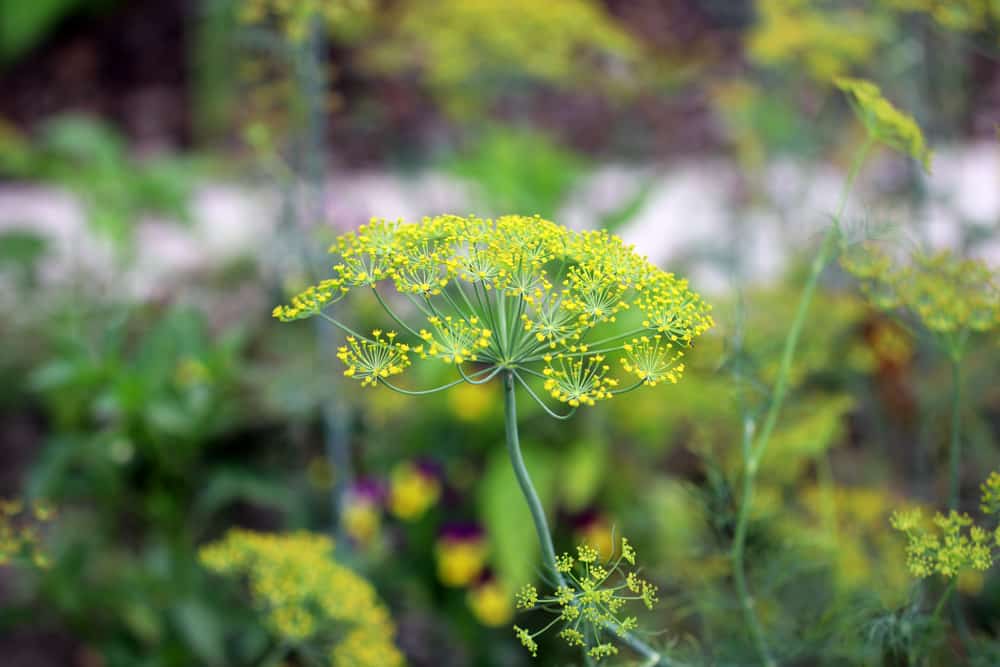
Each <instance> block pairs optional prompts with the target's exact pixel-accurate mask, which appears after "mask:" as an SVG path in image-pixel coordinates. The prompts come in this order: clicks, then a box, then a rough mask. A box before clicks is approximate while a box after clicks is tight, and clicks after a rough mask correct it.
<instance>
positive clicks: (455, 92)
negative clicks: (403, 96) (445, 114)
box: [370, 0, 638, 115]
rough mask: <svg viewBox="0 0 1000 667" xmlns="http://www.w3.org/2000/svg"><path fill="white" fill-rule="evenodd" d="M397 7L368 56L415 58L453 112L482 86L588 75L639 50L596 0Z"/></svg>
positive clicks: (417, 0)
mask: <svg viewBox="0 0 1000 667" xmlns="http://www.w3.org/2000/svg"><path fill="white" fill-rule="evenodd" d="M395 9H396V11H393V12H389V13H388V14H387V17H386V24H387V32H388V38H387V39H384V40H382V41H381V42H380V43H379V44H377V45H376V46H375V47H373V48H372V49H370V58H371V62H372V63H373V65H374V66H375V67H376V68H377V69H381V70H388V71H399V70H409V69H411V68H413V66H414V65H416V66H417V67H418V68H419V69H420V70H421V71H422V72H423V74H424V76H425V77H426V80H427V82H428V84H429V86H430V87H431V89H432V90H434V91H435V93H436V94H437V95H438V97H439V98H440V99H441V100H442V102H443V103H444V104H445V106H446V107H447V108H448V109H449V110H450V111H451V112H452V113H454V114H457V115H460V114H462V113H464V112H465V111H468V110H470V109H473V108H475V107H477V106H478V105H479V104H481V100H482V99H483V97H484V96H485V97H487V98H488V97H489V95H488V94H487V95H484V93H483V91H482V87H483V86H484V85H485V86H490V85H492V86H493V87H494V89H495V90H496V91H497V92H502V91H503V83H504V82H505V81H510V80H514V79H519V78H524V79H529V80H537V81H541V82H545V83H549V84H560V85H573V84H576V83H578V82H579V83H582V82H593V81H594V80H595V78H596V77H595V74H596V73H597V72H599V71H600V70H601V69H602V65H603V64H604V63H605V62H606V61H607V60H609V59H615V60H617V61H620V62H631V61H632V60H634V59H635V57H636V55H637V53H638V48H637V45H636V44H635V43H634V42H633V40H632V38H631V37H630V36H629V34H628V33H626V32H625V31H624V30H622V29H621V28H619V27H618V26H617V25H616V24H615V22H614V21H613V19H612V18H611V17H610V16H608V14H607V13H606V12H605V11H604V9H603V7H602V6H601V3H600V2H597V1H595V0H560V1H559V2H535V1H534V0H409V1H408V2H405V3H400V4H399V5H398V6H397V7H396V8H395ZM473 91H475V92H473Z"/></svg>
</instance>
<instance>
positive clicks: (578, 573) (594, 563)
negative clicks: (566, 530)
mask: <svg viewBox="0 0 1000 667" xmlns="http://www.w3.org/2000/svg"><path fill="white" fill-rule="evenodd" d="M622 561H624V562H625V563H627V564H628V565H630V566H633V567H634V566H635V549H633V548H632V545H631V544H629V542H628V540H627V539H625V538H622V542H621V550H620V552H619V554H618V557H617V558H616V559H614V560H613V561H611V560H609V561H608V562H606V563H602V562H601V561H600V556H599V554H598V552H597V550H596V549H594V548H592V547H590V546H586V545H581V546H578V547H577V548H576V556H575V557H574V556H572V555H570V554H568V553H566V554H563V555H562V556H559V557H557V558H556V569H557V571H558V572H559V574H560V575H561V578H562V583H561V584H560V585H559V586H557V587H556V589H555V591H553V593H552V595H551V596H545V595H539V593H538V589H536V588H535V587H534V586H532V585H530V584H529V585H527V586H525V587H524V588H522V589H521V591H520V592H519V593H518V594H517V608H518V609H521V610H531V609H543V610H545V611H548V612H551V613H553V614H555V615H556V618H555V619H554V620H553V621H552V622H551V623H549V624H548V625H546V626H545V627H544V628H542V629H541V630H538V631H536V632H530V631H528V630H526V629H524V628H521V627H519V626H516V625H515V626H514V633H515V634H516V635H517V638H518V640H519V641H520V642H521V644H522V645H523V646H524V647H525V648H526V649H528V651H529V652H530V653H531V655H532V656H537V654H538V644H537V642H536V641H535V639H536V638H537V637H538V636H539V635H542V634H543V633H545V632H546V631H548V630H549V629H551V628H552V627H553V626H555V625H558V624H562V629H561V630H560V631H559V637H560V638H562V639H563V640H564V641H565V642H566V643H567V644H569V645H570V646H574V647H580V648H585V647H586V648H587V655H588V656H590V657H591V658H593V659H594V660H601V659H602V658H606V657H609V656H613V655H617V654H618V647H617V646H615V645H614V644H613V643H612V642H611V641H609V639H611V638H612V637H614V636H618V637H624V636H625V635H626V633H628V632H631V631H632V630H635V629H636V627H638V619H636V617H635V616H624V615H623V614H622V611H623V609H624V608H625V606H626V605H627V604H628V603H629V602H634V601H641V602H642V603H643V604H644V605H645V606H646V608H648V609H652V608H653V606H654V605H655V604H656V602H657V597H656V593H657V589H656V586H654V585H653V584H651V583H649V582H648V581H646V580H645V579H641V578H640V577H639V576H638V575H637V574H636V573H635V571H632V570H629V571H626V569H625V567H624V564H623V562H622ZM609 635H610V636H609Z"/></svg>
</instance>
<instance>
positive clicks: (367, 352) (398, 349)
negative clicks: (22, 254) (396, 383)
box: [337, 329, 410, 387]
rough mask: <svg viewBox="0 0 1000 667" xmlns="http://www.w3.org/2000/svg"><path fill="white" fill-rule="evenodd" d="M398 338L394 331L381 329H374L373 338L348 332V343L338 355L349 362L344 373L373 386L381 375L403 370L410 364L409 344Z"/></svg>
mask: <svg viewBox="0 0 1000 667" xmlns="http://www.w3.org/2000/svg"><path fill="white" fill-rule="evenodd" d="M395 340H396V332H395V331H390V332H389V333H387V334H386V335H385V336H383V335H382V331H381V329H375V330H373V331H372V338H371V340H360V341H359V340H358V339H357V338H355V337H354V336H348V337H347V345H344V346H342V347H340V348H338V350H337V358H338V359H340V360H341V361H342V362H344V365H345V366H347V369H346V370H345V371H344V375H345V376H346V377H349V378H355V379H357V380H361V386H362V387H367V386H369V385H371V386H373V387H374V386H375V384H377V383H378V381H379V380H380V379H385V378H387V377H391V376H393V375H399V374H400V373H402V372H403V370H404V369H405V368H406V367H407V366H409V365H410V357H409V356H408V355H407V352H409V351H410V347H409V346H408V345H406V344H403V343H401V344H399V345H397V344H396V343H395Z"/></svg>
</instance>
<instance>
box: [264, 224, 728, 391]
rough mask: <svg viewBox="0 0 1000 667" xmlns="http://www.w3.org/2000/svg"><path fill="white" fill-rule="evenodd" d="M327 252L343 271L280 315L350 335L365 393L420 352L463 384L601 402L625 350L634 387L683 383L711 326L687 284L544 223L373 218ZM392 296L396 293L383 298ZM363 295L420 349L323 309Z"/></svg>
mask: <svg viewBox="0 0 1000 667" xmlns="http://www.w3.org/2000/svg"><path fill="white" fill-rule="evenodd" d="M330 250H331V252H332V253H333V254H335V255H336V256H337V260H336V263H335V264H334V266H333V272H334V276H333V277H332V278H329V279H327V280H324V281H323V282H322V283H320V284H319V285H317V286H315V287H310V288H308V289H307V290H305V291H304V292H302V293H301V294H299V295H297V296H295V297H294V298H292V300H291V302H290V303H289V304H288V305H283V306H278V307H277V308H275V309H274V316H275V317H277V318H278V319H280V320H282V321H290V320H296V319H300V318H305V317H311V316H314V315H319V316H321V317H324V318H326V319H328V320H330V321H331V322H332V323H333V324H335V325H337V326H340V327H341V328H343V329H344V330H345V331H347V332H348V333H349V334H350V336H351V337H350V338H349V339H348V345H347V346H345V347H344V348H341V352H340V355H339V356H340V358H341V359H342V360H343V361H344V363H345V364H346V365H347V367H348V370H347V373H346V375H348V377H353V378H355V379H359V380H361V381H362V383H363V384H364V385H365V386H374V385H376V384H388V385H389V386H390V387H392V385H391V384H389V383H388V382H387V380H388V379H389V378H390V377H391V376H394V375H397V374H399V373H402V372H403V371H404V370H405V368H406V367H407V366H408V365H409V354H415V355H418V356H419V357H420V358H421V359H437V360H439V361H442V362H444V363H446V364H450V365H455V366H456V367H458V370H459V371H460V372H461V373H462V377H463V378H464V379H465V380H468V381H475V382H485V381H486V380H488V379H489V378H491V377H493V376H495V375H496V373H498V372H500V371H509V372H513V373H518V374H521V373H524V374H527V375H528V376H530V377H534V378H537V379H538V380H540V381H541V382H542V383H543V384H544V389H545V391H546V392H548V393H549V395H551V396H552V397H553V398H555V399H557V400H559V401H562V402H564V403H567V404H568V405H570V406H573V407H576V406H578V405H593V404H594V402H595V401H597V400H601V399H605V398H609V397H610V396H612V395H614V394H615V393H618V392H619V391H622V390H619V389H618V385H619V383H620V381H619V379H618V378H616V377H614V375H613V373H612V369H611V366H610V364H609V363H606V360H607V359H609V358H611V357H608V355H610V354H613V353H617V352H624V356H623V357H622V360H621V361H622V368H623V369H624V371H625V373H626V374H632V375H635V376H636V377H637V378H638V382H637V383H636V384H635V385H634V386H633V387H631V388H635V387H636V386H640V385H643V384H645V385H650V386H652V385H655V384H657V383H659V382H661V381H663V380H667V381H669V382H676V381H677V380H678V379H679V378H680V376H681V374H682V372H683V370H684V367H683V365H682V364H679V363H677V361H678V360H679V359H680V357H681V355H682V348H686V347H688V346H690V345H691V344H692V342H693V341H694V339H695V338H697V337H698V336H700V335H701V334H702V333H704V332H705V331H706V330H707V329H708V328H709V327H711V326H712V324H713V322H712V318H711V315H710V314H709V313H710V310H711V309H710V306H708V305H707V304H706V303H705V302H704V301H703V300H702V299H701V297H700V296H698V295H697V294H695V293H694V292H692V291H691V290H690V289H689V288H688V283H687V281H686V280H682V279H678V278H676V277H675V276H674V275H673V274H671V273H667V272H664V271H662V270H660V269H658V268H657V267H655V266H653V265H652V264H651V263H650V262H649V261H648V260H647V259H646V258H645V257H642V256H641V255H639V254H637V253H636V252H635V250H634V248H633V247H632V246H628V245H626V244H625V243H624V242H622V240H621V239H620V238H618V237H616V236H613V235H611V234H608V233H606V232H603V231H586V232H577V231H572V230H569V229H567V228H566V227H563V226H561V225H557V224H556V223H553V222H550V221H548V220H544V219H542V218H540V217H538V216H535V217H525V216H516V215H511V216H504V217H501V218H498V219H496V220H491V219H483V218H478V217H476V216H469V217H459V216H454V215H443V216H438V217H435V218H425V219H424V220H423V221H422V222H420V223H417V224H409V223H404V222H402V221H386V220H381V219H373V220H372V221H371V222H370V223H369V224H367V225H363V226H361V227H360V228H359V229H358V230H357V231H356V232H350V233H348V234H344V235H342V236H341V237H339V238H338V239H337V241H336V243H334V244H333V246H332V247H331V249H330ZM389 287H391V288H392V290H391V291H392V293H386V294H384V295H383V292H385V291H386V289H387V288H389ZM359 289H360V290H364V291H373V292H374V293H375V295H376V297H377V298H378V300H379V302H380V303H381V304H382V306H383V307H385V309H386V311H387V313H388V314H389V316H390V317H391V318H392V319H393V320H394V321H395V322H396V323H397V324H398V325H399V326H400V327H401V329H400V331H399V336H400V337H402V336H404V335H408V336H411V337H412V339H413V340H412V342H411V343H404V342H402V341H401V340H399V339H398V338H397V334H396V333H395V332H394V333H390V334H386V335H385V336H383V335H382V334H381V331H379V330H376V332H375V333H374V334H373V337H372V338H365V337H363V336H360V335H358V334H356V333H355V332H354V331H352V330H350V329H349V328H347V327H346V326H344V325H342V324H341V323H339V322H338V321H336V320H334V319H333V318H331V317H330V316H329V315H328V314H327V313H326V312H325V309H326V308H327V307H328V306H330V305H332V304H334V303H336V302H337V301H339V300H340V299H341V298H343V297H344V296H345V295H347V294H348V293H350V292H352V291H355V290H359ZM380 290H382V291H381V292H380ZM401 300H408V301H409V302H410V305H411V306H412V309H411V312H416V313H419V316H420V317H422V318H423V319H424V321H425V322H426V326H423V327H421V326H420V325H414V326H411V325H410V324H407V323H406V322H405V321H404V320H403V319H402V318H401V317H400V316H399V315H397V314H396V312H395V311H394V310H393V308H392V305H391V304H392V303H395V302H398V301H401ZM626 313H634V316H632V317H631V318H628V319H629V320H630V321H633V320H634V324H635V326H633V327H632V328H631V329H630V330H626V329H625V327H624V326H619V319H622V318H621V317H620V316H622V315H623V314H626ZM602 334H603V335H602ZM628 340H631V342H625V341H628ZM470 362H475V363H478V364H481V365H485V368H481V369H480V370H479V371H477V372H476V373H473V375H475V376H476V378H473V377H472V376H468V375H466V374H465V370H464V369H463V368H462V366H463V364H467V363H470ZM536 366H537V368H535V367H536ZM491 371H493V372H492V374H490V375H486V374H487V373H490V372H491ZM483 375H486V377H485V378H484V377H482V376H483ZM522 381H523V380H522Z"/></svg>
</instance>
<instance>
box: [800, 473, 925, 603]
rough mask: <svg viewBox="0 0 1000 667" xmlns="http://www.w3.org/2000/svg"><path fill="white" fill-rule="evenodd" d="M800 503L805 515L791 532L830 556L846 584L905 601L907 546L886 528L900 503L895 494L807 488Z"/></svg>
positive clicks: (876, 490) (861, 489)
mask: <svg viewBox="0 0 1000 667" xmlns="http://www.w3.org/2000/svg"><path fill="white" fill-rule="evenodd" d="M799 500H800V502H801V503H802V506H803V509H804V510H805V516H804V517H803V518H802V520H801V521H797V522H795V523H793V524H791V525H790V526H789V531H788V534H789V536H790V537H793V538H796V539H800V540H802V539H804V540H807V541H809V542H811V543H812V544H814V545H816V546H818V547H820V548H821V549H823V550H824V552H826V553H828V554H829V556H830V558H831V559H832V563H833V565H834V568H835V576H836V578H837V581H838V583H839V584H840V585H841V586H843V587H844V588H846V589H848V590H858V589H870V590H877V591H878V593H879V595H880V597H881V598H882V599H883V600H884V601H885V602H886V604H890V605H894V604H898V603H899V602H900V601H901V600H903V599H905V596H906V593H907V590H908V588H909V581H908V580H907V577H906V576H905V573H904V572H903V571H902V570H900V568H899V567H897V566H896V564H897V563H898V562H899V561H900V559H901V558H902V557H903V555H904V544H903V543H902V541H901V540H900V539H899V536H898V535H895V534H893V533H892V532H891V531H886V530H885V524H886V521H887V520H888V519H889V517H890V515H891V514H892V511H893V507H894V506H896V505H897V503H898V501H897V499H896V498H895V497H894V496H893V495H892V493H891V492H889V491H887V490H885V489H882V488H872V487H851V486H836V487H833V488H827V487H823V486H810V487H807V488H805V489H803V491H802V492H801V494H800V496H799ZM831 518H832V519H834V520H835V523H834V524H833V525H830V523H829V520H830V519H831Z"/></svg>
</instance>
